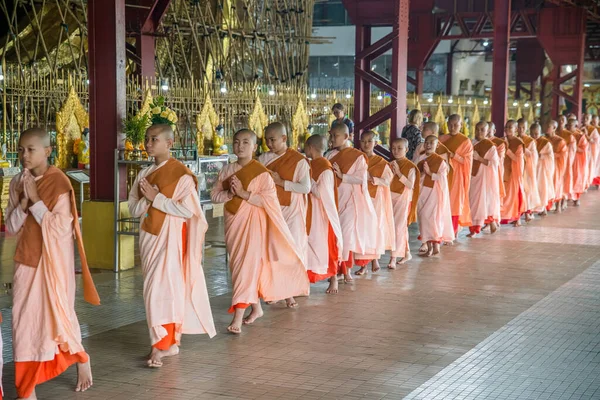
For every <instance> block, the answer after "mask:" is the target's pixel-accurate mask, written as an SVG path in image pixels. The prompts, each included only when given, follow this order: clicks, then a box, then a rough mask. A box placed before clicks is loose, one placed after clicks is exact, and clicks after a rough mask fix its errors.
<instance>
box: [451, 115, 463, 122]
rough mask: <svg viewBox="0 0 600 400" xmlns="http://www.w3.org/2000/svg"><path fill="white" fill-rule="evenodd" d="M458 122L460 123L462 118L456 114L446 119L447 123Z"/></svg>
mask: <svg viewBox="0 0 600 400" xmlns="http://www.w3.org/2000/svg"><path fill="white" fill-rule="evenodd" d="M455 121H456V122H458V121H462V117H461V116H460V115H458V114H452V115H451V116H449V117H448V122H455Z"/></svg>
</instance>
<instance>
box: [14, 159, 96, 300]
mask: <svg viewBox="0 0 600 400" xmlns="http://www.w3.org/2000/svg"><path fill="white" fill-rule="evenodd" d="M36 183H37V190H38V194H39V196H40V199H41V200H42V201H43V202H44V204H45V205H46V207H47V208H48V210H49V211H52V210H53V209H54V207H55V206H56V203H57V202H58V198H59V197H60V196H61V195H62V194H65V193H70V197H71V199H70V201H71V215H72V216H73V230H74V231H75V241H76V243H77V249H78V250H79V258H80V260H81V274H82V280H83V298H84V299H85V301H87V302H88V303H90V304H93V305H100V297H99V296H98V292H97V291H96V286H95V285H94V281H93V279H92V274H91V273H90V269H89V266H88V263H87V258H86V256H85V249H84V247H83V239H82V237H81V230H80V229H79V216H78V215H77V206H76V204H77V203H76V202H75V192H74V191H73V187H72V186H71V182H70V181H69V178H67V176H66V175H65V174H64V173H63V172H62V171H61V170H60V169H58V168H56V167H54V166H50V167H49V168H48V170H47V171H46V173H45V174H44V176H43V177H42V178H41V179H39V180H38V181H37V182H36ZM21 229H22V232H21V235H20V237H19V240H18V241H17V249H16V252H15V256H14V260H15V262H18V263H20V264H23V265H27V266H29V267H33V268H37V266H38V264H39V263H40V260H41V259H42V251H43V246H44V238H43V235H42V227H41V226H40V225H39V224H38V223H37V221H36V220H35V218H34V216H33V215H32V214H31V213H29V215H27V219H26V220H25V223H24V224H23V228H21Z"/></svg>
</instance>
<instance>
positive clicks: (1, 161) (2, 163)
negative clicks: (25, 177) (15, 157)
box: [0, 143, 10, 168]
mask: <svg viewBox="0 0 600 400" xmlns="http://www.w3.org/2000/svg"><path fill="white" fill-rule="evenodd" d="M0 151H1V152H2V153H0V168H10V162H9V161H8V160H7V159H6V156H7V154H6V153H7V151H6V143H2V147H0Z"/></svg>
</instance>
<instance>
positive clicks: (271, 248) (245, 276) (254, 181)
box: [211, 125, 345, 334]
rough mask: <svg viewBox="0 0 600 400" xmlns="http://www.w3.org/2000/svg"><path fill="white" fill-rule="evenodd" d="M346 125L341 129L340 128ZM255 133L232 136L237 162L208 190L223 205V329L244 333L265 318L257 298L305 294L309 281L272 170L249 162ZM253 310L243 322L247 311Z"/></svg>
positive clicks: (254, 162) (228, 166) (282, 297)
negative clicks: (228, 291)
mask: <svg viewBox="0 0 600 400" xmlns="http://www.w3.org/2000/svg"><path fill="white" fill-rule="evenodd" d="M344 126H345V125H344ZM256 140H257V138H256V134H255V133H254V132H252V131H251V130H249V129H242V130H239V131H238V132H236V134H235V135H234V137H233V152H234V154H235V155H236V156H237V158H238V160H237V162H235V163H232V164H228V165H226V166H225V167H223V169H222V170H221V172H219V178H218V181H217V183H216V184H215V187H214V188H213V190H212V192H211V199H212V201H213V203H225V244H226V246H227V251H228V253H229V268H230V269H231V280H232V286H233V294H232V300H231V307H230V308H229V312H230V313H233V314H234V316H233V320H232V321H231V324H230V325H229V327H228V328H227V330H228V331H229V332H231V333H234V334H240V333H241V332H242V324H245V325H250V324H252V323H254V321H256V320H257V319H258V318H260V317H262V316H263V310H262V307H261V304H260V300H261V299H263V300H265V301H268V302H276V301H280V300H283V299H289V298H292V297H295V296H308V294H309V290H310V283H309V281H308V276H307V274H306V268H305V266H304V262H303V256H302V254H301V253H300V251H299V249H298V248H297V246H296V244H295V240H294V238H293V237H292V234H291V232H290V229H289V228H288V225H287V224H286V222H285V219H284V218H283V214H282V211H281V206H280V204H279V200H278V199H277V189H276V187H275V182H274V181H273V178H272V177H271V173H270V171H269V170H268V169H267V168H266V167H264V166H263V165H262V164H261V163H259V162H258V161H256V160H254V159H253V156H254V152H255V151H256V148H257V145H256ZM248 307H251V308H252V311H251V312H250V314H249V315H248V316H247V317H246V318H244V313H245V310H246V308H248Z"/></svg>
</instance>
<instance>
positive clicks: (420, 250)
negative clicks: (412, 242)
mask: <svg viewBox="0 0 600 400" xmlns="http://www.w3.org/2000/svg"><path fill="white" fill-rule="evenodd" d="M421 253H427V243H423V244H422V245H421V247H419V254H421Z"/></svg>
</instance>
